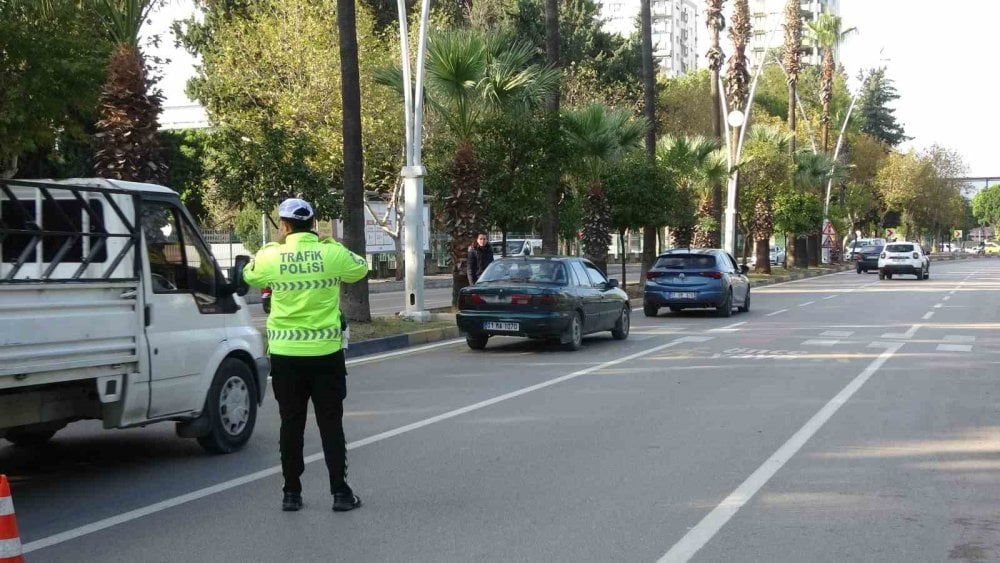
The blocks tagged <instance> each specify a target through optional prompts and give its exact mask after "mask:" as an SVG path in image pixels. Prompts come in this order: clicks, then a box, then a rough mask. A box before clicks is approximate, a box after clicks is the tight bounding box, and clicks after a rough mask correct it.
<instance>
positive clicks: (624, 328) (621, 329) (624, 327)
mask: <svg viewBox="0 0 1000 563" xmlns="http://www.w3.org/2000/svg"><path fill="white" fill-rule="evenodd" d="M630 313H631V312H630V311H629V309H628V307H622V312H621V315H619V316H618V322H616V323H615V328H613V329H611V336H613V337H614V338H615V340H625V339H626V338H628V331H629V328H630V325H631V319H630V318H629V317H631V314H630Z"/></svg>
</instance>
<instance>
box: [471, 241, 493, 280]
mask: <svg viewBox="0 0 1000 563" xmlns="http://www.w3.org/2000/svg"><path fill="white" fill-rule="evenodd" d="M492 262H493V248H492V247H490V242H489V239H488V238H486V233H484V232H481V231H480V232H477V233H476V240H475V241H473V243H472V246H470V247H469V259H468V260H466V263H467V264H468V268H469V284H474V283H476V282H477V281H479V276H481V275H483V271H484V270H486V266H489V265H490V264H491V263H492Z"/></svg>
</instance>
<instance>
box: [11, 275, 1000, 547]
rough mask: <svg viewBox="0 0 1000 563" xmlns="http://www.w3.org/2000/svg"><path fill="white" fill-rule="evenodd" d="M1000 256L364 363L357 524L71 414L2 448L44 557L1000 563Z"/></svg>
mask: <svg viewBox="0 0 1000 563" xmlns="http://www.w3.org/2000/svg"><path fill="white" fill-rule="evenodd" d="M998 289H1000V261H996V260H976V261H972V260H969V261H960V262H949V263H935V264H934V266H933V267H932V270H931V279H930V280H928V281H916V280H914V279H913V278H912V277H908V276H904V277H902V278H900V277H897V278H896V279H894V280H886V281H881V282H880V281H878V279H877V278H876V276H875V275H857V274H854V273H853V272H851V273H844V274H837V275H831V276H826V277H821V278H813V279H809V280H803V281H800V282H793V283H789V284H782V285H776V286H770V287H767V288H761V289H759V290H757V291H754V293H753V301H752V310H751V312H750V313H745V314H735V315H734V316H733V317H732V318H729V319H720V318H714V317H712V316H710V315H708V314H702V313H698V312H691V313H683V314H672V313H663V314H661V315H660V317H658V318H655V319H646V318H642V317H641V314H640V315H638V316H636V317H634V323H633V329H632V334H631V336H630V337H629V339H628V340H626V341H624V342H619V341H614V340H612V339H611V338H610V336H609V335H605V334H602V335H595V336H592V337H589V338H587V339H586V340H585V344H584V347H583V349H582V350H580V351H579V352H575V353H570V352H563V351H560V350H558V349H555V348H551V347H547V346H545V345H542V344H540V343H536V342H533V341H521V340H515V339H503V338H498V339H494V340H491V342H490V345H489V347H488V348H487V350H486V351H485V352H473V351H471V350H468V349H467V348H466V347H465V345H464V343H462V342H455V343H453V344H445V345H438V346H434V347H431V348H425V349H418V350H411V351H409V352H407V353H405V354H402V355H398V356H393V357H389V358H381V359H380V358H375V359H363V360H359V361H358V362H354V363H352V365H351V367H350V368H349V371H350V376H349V382H348V386H349V396H348V398H347V403H346V409H347V414H346V418H345V420H346V429H347V435H348V439H349V440H352V442H351V444H350V446H349V447H350V450H351V451H350V464H351V468H350V469H351V477H350V481H351V483H352V485H353V486H354V488H355V489H356V490H357V492H358V493H359V494H360V495H361V496H362V497H363V498H364V500H365V506H364V507H363V508H362V509H360V510H358V511H355V512H351V513H347V514H336V513H333V512H332V511H331V510H330V497H329V495H328V493H327V491H326V477H325V468H324V466H323V465H322V463H316V462H315V461H316V460H317V459H318V457H319V456H318V455H315V454H316V453H317V452H319V451H320V448H319V440H318V435H317V433H316V431H315V428H312V427H311V428H310V429H309V430H308V433H307V441H306V452H307V454H313V457H312V458H310V459H312V460H313V462H312V463H310V464H309V465H308V466H307V469H306V475H305V480H304V484H305V500H306V508H305V510H303V511H302V512H299V513H283V512H281V511H280V508H279V504H280V500H281V491H280V489H281V478H280V476H279V475H277V468H276V465H277V459H278V456H277V430H278V424H277V419H276V417H277V408H276V406H275V404H274V402H273V400H272V399H271V398H269V399H268V400H267V402H266V403H265V405H264V408H263V410H262V411H261V413H260V418H259V420H258V427H257V432H256V435H255V437H254V439H253V440H252V441H251V443H250V445H249V446H248V448H247V449H246V450H244V451H243V452H240V453H238V454H233V455H229V456H216V457H213V456H207V455H204V454H202V453H201V451H200V449H199V448H198V446H197V445H196V444H195V443H194V442H193V441H187V440H182V439H178V438H176V437H174V436H173V430H172V428H171V427H169V426H163V425H160V426H151V427H149V428H146V429H136V430H128V431H102V430H101V429H100V426H99V424H94V423H78V424H76V425H73V426H72V427H70V428H67V429H66V430H64V431H63V432H61V433H60V434H59V435H57V437H56V438H55V439H54V440H53V442H52V443H51V444H50V446H48V447H47V448H45V449H43V450H40V451H37V452H27V451H24V450H18V449H16V448H13V447H10V446H6V447H4V446H0V469H2V470H3V471H5V472H7V473H8V474H9V475H11V476H12V480H13V490H14V503H15V507H16V509H17V517H18V523H19V525H20V529H21V534H22V540H23V541H24V542H25V543H26V549H27V550H29V552H28V557H29V560H30V561H33V562H36V561H74V562H76V561H129V562H134V561H205V560H211V561H240V562H246V561H277V560H284V561H478V560H489V561H508V560H509V561H655V560H659V559H661V558H662V559H663V560H665V561H686V560H689V559H691V560H695V561H907V562H909V561H945V560H949V559H952V560H968V561H974V560H997V559H1000V534H998V530H1000V508H998V507H1000V412H998V408H997V407H998V405H997V396H998V394H1000V388H998V384H997V379H998V376H997V374H998V370H997V365H998V363H1000V356H998V354H1000V351H998V350H1000V346H998V344H1000V336H998V334H1000V333H998V330H997V329H998V328H1000V320H998V313H1000V292H998V291H997V290H998Z"/></svg>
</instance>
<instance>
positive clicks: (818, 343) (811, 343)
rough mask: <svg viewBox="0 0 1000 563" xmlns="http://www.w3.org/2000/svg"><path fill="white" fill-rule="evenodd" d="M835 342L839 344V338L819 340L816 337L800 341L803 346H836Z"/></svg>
mask: <svg viewBox="0 0 1000 563" xmlns="http://www.w3.org/2000/svg"><path fill="white" fill-rule="evenodd" d="M837 344H840V341H839V340H821V339H818V338H817V339H812V340H806V341H805V342H803V343H802V345H803V346H836V345H837Z"/></svg>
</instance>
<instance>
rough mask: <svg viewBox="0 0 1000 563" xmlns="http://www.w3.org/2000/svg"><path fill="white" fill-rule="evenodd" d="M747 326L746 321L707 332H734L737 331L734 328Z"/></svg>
mask: <svg viewBox="0 0 1000 563" xmlns="http://www.w3.org/2000/svg"><path fill="white" fill-rule="evenodd" d="M745 324H747V321H743V322H739V323H733V324H731V325H727V326H724V327H722V328H713V329H709V330H708V332H736V331H737V330H738V329H737V328H736V327H738V326H742V325H745Z"/></svg>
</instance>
